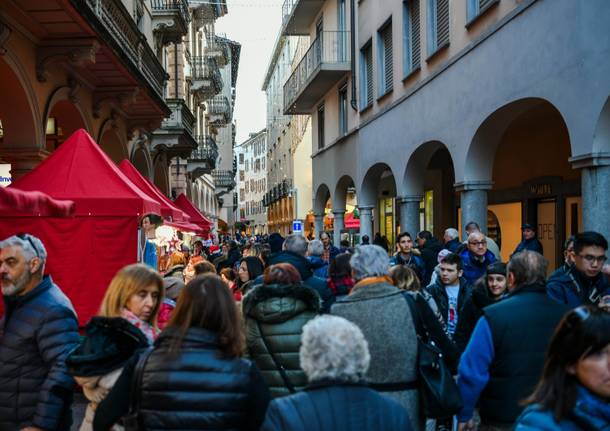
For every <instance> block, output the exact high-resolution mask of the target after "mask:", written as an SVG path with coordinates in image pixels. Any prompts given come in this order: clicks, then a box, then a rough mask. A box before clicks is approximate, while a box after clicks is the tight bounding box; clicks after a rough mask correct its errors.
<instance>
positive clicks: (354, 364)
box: [299, 315, 371, 383]
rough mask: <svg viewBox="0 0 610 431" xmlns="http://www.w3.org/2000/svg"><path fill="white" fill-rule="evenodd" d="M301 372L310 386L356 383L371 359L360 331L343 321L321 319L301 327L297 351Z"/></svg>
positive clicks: (360, 378) (350, 323) (313, 320)
mask: <svg viewBox="0 0 610 431" xmlns="http://www.w3.org/2000/svg"><path fill="white" fill-rule="evenodd" d="M299 357H300V360H301V368H302V369H303V371H304V372H305V375H307V379H308V380H309V381H310V382H317V381H321V380H338V381H341V382H354V383H355V382H359V381H361V380H363V379H364V377H365V375H366V372H367V371H368V369H369V364H370V362H371V355H370V354H369V346H368V343H367V342H366V339H365V338H364V335H363V334H362V331H361V330H360V328H358V326H356V325H355V324H354V323H352V322H350V321H348V320H346V319H344V318H343V317H338V316H331V315H322V316H319V317H316V318H315V319H312V320H310V321H309V322H307V323H306V324H305V326H303V335H302V337H301V348H300V350H299Z"/></svg>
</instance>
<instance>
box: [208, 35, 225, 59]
mask: <svg viewBox="0 0 610 431" xmlns="http://www.w3.org/2000/svg"><path fill="white" fill-rule="evenodd" d="M207 55H208V56H210V57H211V58H213V59H214V60H216V64H218V65H219V66H226V65H227V64H228V62H229V45H228V44H227V40H226V39H225V38H224V37H220V36H218V35H216V36H213V37H211V38H210V45H209V46H208V50H207Z"/></svg>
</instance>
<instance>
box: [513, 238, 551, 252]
mask: <svg viewBox="0 0 610 431" xmlns="http://www.w3.org/2000/svg"><path fill="white" fill-rule="evenodd" d="M525 250H529V251H535V252H536V253H540V254H544V250H543V248H542V243H541V242H540V241H539V240H538V238H532V239H523V240H521V242H520V243H519V244H518V245H517V248H516V249H515V251H514V252H513V254H517V253H521V252H522V251H525Z"/></svg>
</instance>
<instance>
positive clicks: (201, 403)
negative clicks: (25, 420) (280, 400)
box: [93, 328, 269, 431]
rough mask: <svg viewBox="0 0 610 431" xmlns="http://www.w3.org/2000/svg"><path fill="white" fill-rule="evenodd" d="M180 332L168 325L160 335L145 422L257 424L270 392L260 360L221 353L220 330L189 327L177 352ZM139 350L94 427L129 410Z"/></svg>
mask: <svg viewBox="0 0 610 431" xmlns="http://www.w3.org/2000/svg"><path fill="white" fill-rule="evenodd" d="M176 336H177V333H176V330H175V329H174V328H168V329H166V330H165V331H164V332H162V333H161V335H160V336H159V338H158V339H157V340H156V341H155V346H154V350H153V351H152V353H151V354H150V356H149V357H148V359H147V361H146V365H145V367H144V372H143V375H142V386H141V387H140V392H139V397H140V403H141V404H140V405H141V408H140V415H141V419H142V427H143V429H146V430H147V431H156V430H179V429H182V430H185V429H192V430H195V429H198V430H219V429H223V430H257V429H258V428H259V426H260V424H261V423H262V421H263V418H264V412H265V410H266V408H267V404H268V403H269V392H268V390H267V388H266V386H265V384H264V382H263V380H262V378H261V376H260V373H259V372H258V370H257V368H256V366H255V365H254V364H253V363H252V362H251V361H249V360H247V359H242V358H232V359H223V358H221V350H220V345H219V340H218V335H217V334H215V333H214V332H212V331H208V330H207V329H203V328H190V329H189V330H188V332H187V334H186V336H185V338H184V339H183V341H182V344H181V348H180V350H179V352H177V353H172V354H170V353H169V347H170V345H171V343H172V342H173V340H174V337H176ZM138 359H139V357H138V356H134V358H132V360H131V361H130V362H129V363H128V365H126V366H125V369H124V370H123V374H121V376H120V377H119V380H118V381H117V382H116V384H115V385H114V387H113V389H112V391H111V392H110V393H109V394H108V396H107V397H106V399H104V401H102V403H101V404H100V405H99V407H98V409H97V412H96V415H95V419H94V423H93V424H94V430H95V431H98V430H104V431H106V430H108V429H109V428H110V426H112V424H114V423H116V422H117V420H118V419H119V418H120V417H122V416H124V415H125V414H126V413H127V410H128V406H129V396H130V384H131V380H132V378H133V373H134V370H135V365H136V363H137V360H138Z"/></svg>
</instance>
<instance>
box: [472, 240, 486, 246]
mask: <svg viewBox="0 0 610 431" xmlns="http://www.w3.org/2000/svg"><path fill="white" fill-rule="evenodd" d="M468 244H470V245H474V246H475V247H483V246H484V245H487V241H468Z"/></svg>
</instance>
